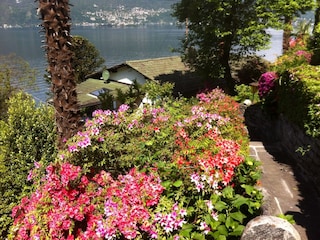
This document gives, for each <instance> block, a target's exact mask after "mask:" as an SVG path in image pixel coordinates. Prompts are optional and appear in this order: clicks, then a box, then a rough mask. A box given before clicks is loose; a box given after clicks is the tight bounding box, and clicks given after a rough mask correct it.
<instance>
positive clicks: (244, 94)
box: [234, 84, 259, 103]
mask: <svg viewBox="0 0 320 240" xmlns="http://www.w3.org/2000/svg"><path fill="white" fill-rule="evenodd" d="M235 89H236V93H237V94H236V95H235V96H234V99H235V100H236V101H237V102H240V103H242V102H243V101H245V100H246V99H249V100H250V101H251V102H252V103H257V102H259V95H258V92H257V90H256V89H255V88H254V87H251V86H248V85H246V84H240V85H236V87H235Z"/></svg>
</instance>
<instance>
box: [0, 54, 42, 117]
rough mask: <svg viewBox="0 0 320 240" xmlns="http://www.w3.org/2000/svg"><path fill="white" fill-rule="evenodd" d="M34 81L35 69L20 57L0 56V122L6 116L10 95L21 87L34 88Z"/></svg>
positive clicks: (12, 55)
mask: <svg viewBox="0 0 320 240" xmlns="http://www.w3.org/2000/svg"><path fill="white" fill-rule="evenodd" d="M35 80H36V71H35V69H32V68H31V67H30V65H29V64H28V63H27V62H26V61H25V60H23V59H22V58H21V57H19V56H17V55H14V54H11V55H5V56H0V120H1V119H5V118H6V116H7V100H8V99H9V97H10V96H11V95H12V93H13V92H15V91H16V90H17V89H21V88H22V87H27V88H32V87H34V83H35Z"/></svg>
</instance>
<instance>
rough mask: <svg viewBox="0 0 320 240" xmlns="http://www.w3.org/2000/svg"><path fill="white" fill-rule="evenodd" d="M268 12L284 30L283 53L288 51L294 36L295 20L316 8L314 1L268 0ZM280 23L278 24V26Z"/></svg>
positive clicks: (266, 2)
mask: <svg viewBox="0 0 320 240" xmlns="http://www.w3.org/2000/svg"><path fill="white" fill-rule="evenodd" d="M265 4H266V7H267V9H266V11H267V12H269V13H271V15H270V17H271V19H273V21H274V23H275V24H274V25H275V26H278V27H280V28H281V29H283V41H282V49H283V51H286V50H288V48H289V41H290V37H291V35H292V29H293V26H292V23H293V20H294V19H295V18H296V17H298V16H300V15H301V14H304V13H305V12H306V11H308V10H311V9H312V8H313V7H314V6H315V1H314V0H266V1H265ZM277 23H278V24H277Z"/></svg>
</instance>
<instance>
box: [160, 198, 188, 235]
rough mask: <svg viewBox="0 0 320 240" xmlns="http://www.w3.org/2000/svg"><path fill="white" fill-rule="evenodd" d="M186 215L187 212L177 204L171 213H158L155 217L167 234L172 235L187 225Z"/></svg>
mask: <svg viewBox="0 0 320 240" xmlns="http://www.w3.org/2000/svg"><path fill="white" fill-rule="evenodd" d="M186 215H187V211H186V210H185V209H183V208H179V207H178V204H177V203H175V204H174V205H173V207H172V211H171V212H170V213H168V214H163V213H157V214H156V216H155V222H157V223H159V224H160V226H161V227H162V228H163V230H164V231H165V232H166V233H170V232H173V231H175V230H178V229H179V228H181V227H182V225H183V224H185V223H186V221H185V220H184V217H185V216H186Z"/></svg>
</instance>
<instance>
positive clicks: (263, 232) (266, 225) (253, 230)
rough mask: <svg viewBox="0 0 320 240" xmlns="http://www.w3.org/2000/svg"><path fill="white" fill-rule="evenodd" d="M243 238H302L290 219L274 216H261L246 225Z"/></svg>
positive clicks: (259, 239)
mask: <svg viewBox="0 0 320 240" xmlns="http://www.w3.org/2000/svg"><path fill="white" fill-rule="evenodd" d="M241 240H301V238H300V235H299V233H298V232H297V230H296V229H295V228H294V227H293V225H292V224H290V223H289V222H288V221H286V220H284V219H282V218H278V217H274V216H259V217H256V218H254V219H252V220H251V221H250V222H249V223H248V224H247V226H246V228H245V230H244V232H243V234H242V237H241Z"/></svg>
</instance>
